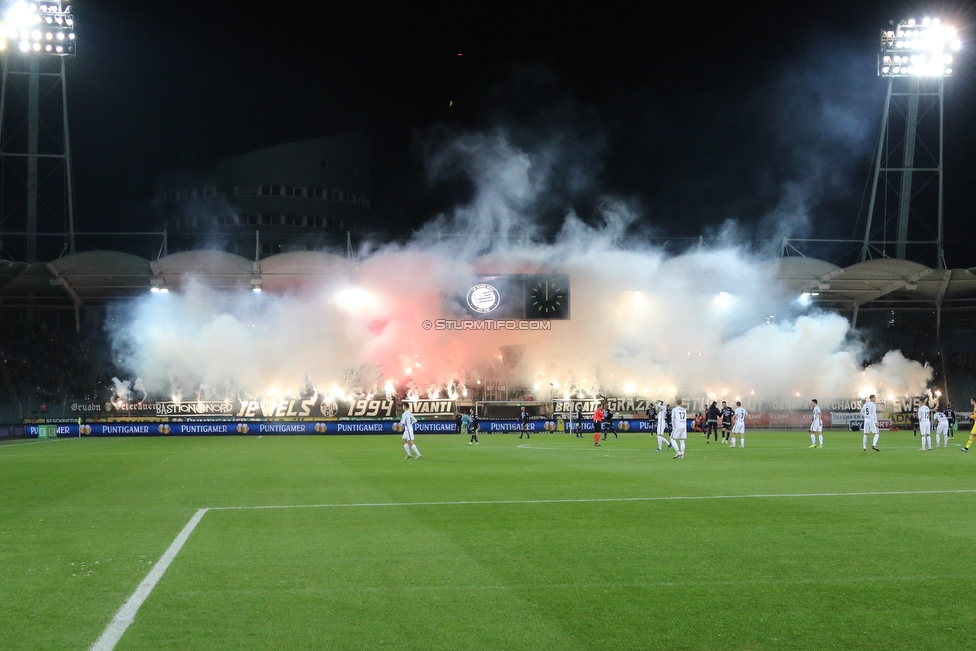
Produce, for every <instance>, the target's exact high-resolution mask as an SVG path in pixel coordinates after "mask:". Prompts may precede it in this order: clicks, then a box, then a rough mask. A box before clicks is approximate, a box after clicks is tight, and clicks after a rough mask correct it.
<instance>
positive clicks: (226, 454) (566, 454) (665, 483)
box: [0, 431, 976, 651]
mask: <svg viewBox="0 0 976 651" xmlns="http://www.w3.org/2000/svg"><path fill="white" fill-rule="evenodd" d="M965 436H966V435H964V434H963V433H961V432H960V433H957V434H956V439H955V444H953V445H952V447H950V448H948V449H943V448H939V449H934V450H932V451H926V452H920V451H919V450H918V446H919V439H918V438H914V437H913V436H912V434H911V432H907V433H906V432H892V433H884V434H882V437H881V452H880V453H877V452H872V451H870V450H868V452H866V453H865V452H862V451H861V436H860V434H859V433H851V432H839V431H837V432H826V433H825V437H826V446H825V447H824V448H823V449H812V450H811V449H808V447H807V446H808V445H809V444H810V439H809V436H808V435H807V434H806V433H805V432H767V431H759V432H750V433H749V435H748V437H747V442H746V445H747V447H745V448H738V449H735V450H731V449H728V448H727V447H725V446H722V445H717V444H715V443H712V444H711V445H706V444H705V441H704V438H702V436H701V435H699V434H690V435H689V439H688V449H687V452H686V458H685V459H683V460H675V459H672V454H671V453H670V452H668V451H667V450H665V451H664V452H661V453H658V452H656V447H657V444H656V440H655V439H654V438H653V437H650V436H647V435H638V434H621V435H620V440H619V441H616V440H613V439H611V440H610V441H607V442H606V443H603V445H602V446H601V447H599V448H596V447H594V446H593V441H592V436H589V437H587V438H585V439H576V438H574V437H573V436H572V435H567V434H535V435H533V436H532V438H531V439H529V440H523V441H520V440H518V437H517V435H514V434H492V435H482V436H481V444H480V445H477V446H469V445H468V444H467V440H468V437H467V436H451V435H439V436H423V435H421V436H418V441H417V444H418V446H419V448H420V450H421V452H422V453H423V457H422V458H421V459H414V460H410V461H407V460H405V459H404V458H403V457H404V451H403V447H402V446H401V444H400V440H399V438H397V437H395V436H346V437H336V436H318V437H312V436H295V437H291V436H264V437H261V438H259V437H254V436H245V437H213V438H204V437H199V438H189V437H188V438H166V437H155V438H112V439H108V438H105V439H80V440H79V439H61V440H52V441H31V442H9V443H6V444H3V445H0V500H2V501H0V600H2V604H0V648H2V649H5V650H12V649H18V650H19V649H45V650H50V649H77V650H79V651H83V650H85V649H89V648H91V647H92V646H93V645H94V644H95V643H96V640H99V639H100V637H102V636H105V637H102V642H103V644H107V645H108V646H107V647H103V648H111V642H113V641H114V640H113V639H111V638H113V636H114V639H116V640H117V644H116V645H115V647H114V648H116V649H119V650H120V651H122V650H136V649H181V650H182V649H201V650H204V649H206V650H213V649H234V650H239V649H283V650H285V649H288V650H291V649H377V648H380V649H382V648H390V649H817V650H822V649H859V650H865V649H883V650H885V651H892V650H894V649H915V650H923V649H937V650H939V651H945V650H946V649H961V648H976V614H974V612H973V607H972V605H971V603H972V602H971V600H972V598H973V597H974V596H976V564H974V561H976V555H974V551H976V508H974V507H976V482H974V481H973V476H974V471H976V465H974V464H976V452H974V453H973V454H972V455H964V454H960V453H959V452H958V449H959V445H958V444H959V443H964V442H965V438H964V437H965ZM960 439H962V440H960ZM193 524H195V526H192V525H193ZM181 532H182V535H181ZM164 555H165V556H166V557H167V558H164ZM161 559H163V560H164V563H163V564H162V565H160V560H161ZM165 561H169V564H168V565H166V562H165ZM154 567H157V568H159V569H156V570H155V571H154V570H153V568H154ZM160 570H164V571H162V572H161V573H160ZM153 576H155V580H149V581H146V580H147V578H149V579H152V577H153ZM141 584H142V587H140V585H141ZM150 584H151V585H150ZM149 588H151V590H150V589H149ZM140 591H141V593H140ZM139 594H141V597H142V599H143V600H142V601H140V600H139V599H136V601H137V602H138V605H139V608H138V610H137V612H136V611H135V610H133V609H132V608H133V603H134V602H132V601H129V600H130V598H132V597H133V596H134V595H139ZM127 601H129V607H130V612H128V618H129V619H131V620H132V621H131V625H129V626H127V627H126V626H125V623H127V622H125V621H123V620H126V618H127V615H126V614H125V613H124V612H123V613H122V614H121V615H120V609H123V605H124V604H126V603H127ZM123 610H124V609H123ZM133 613H134V619H133V618H132V614H133ZM113 618H115V620H114V621H115V622H116V623H115V624H114V625H112V622H113ZM120 622H122V623H121V624H120ZM113 626H114V628H113ZM113 631H114V632H113ZM106 640H108V642H106Z"/></svg>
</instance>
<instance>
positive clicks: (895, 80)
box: [860, 18, 962, 269]
mask: <svg viewBox="0 0 976 651" xmlns="http://www.w3.org/2000/svg"><path fill="white" fill-rule="evenodd" d="M961 47H962V43H961V41H960V40H959V37H958V35H957V33H956V30H955V29H953V28H952V27H951V26H949V25H946V24H944V23H943V22H942V21H941V20H939V19H938V18H924V19H923V20H921V21H916V20H915V19H914V18H910V19H908V20H903V21H901V22H899V23H898V24H897V25H895V26H894V27H893V28H889V29H885V30H882V31H881V52H880V53H879V54H878V75H879V76H880V77H881V78H882V79H887V81H888V89H887V94H886V96H885V107H884V115H883V117H882V119H881V134H880V136H879V138H878V148H877V158H876V159H875V164H874V183H873V186H872V188H871V199H870V201H869V203H868V216H867V226H866V228H865V229H864V242H863V244H862V247H861V256H860V259H861V260H862V261H863V260H866V259H867V258H869V257H872V254H873V253H879V254H880V255H882V256H884V257H891V252H893V253H894V257H896V258H901V259H905V258H906V257H908V255H909V250H910V249H909V247H911V250H913V251H915V252H916V253H922V252H923V251H930V250H931V248H932V247H933V246H934V248H935V258H936V261H935V262H936V267H937V268H939V269H944V268H945V259H944V256H943V246H942V243H943V234H942V143H943V139H944V138H943V136H944V127H943V123H944V120H943V118H944V113H945V111H944V101H943V100H944V96H945V79H946V78H947V77H951V76H952V74H953V58H954V53H955V52H957V51H958V50H959V49H960V48H961ZM899 127H900V128H899ZM879 183H882V184H883V189H884V192H883V194H882V196H881V197H880V198H879V192H878V186H879ZM876 208H877V212H879V213H880V219H878V220H875V219H874V216H875V212H876ZM878 222H880V223H878ZM889 225H890V226H891V227H892V228H891V231H892V232H890V233H889ZM910 226H911V228H909V227H910ZM910 232H911V233H912V234H916V235H917V236H916V237H915V238H914V239H909V235H910Z"/></svg>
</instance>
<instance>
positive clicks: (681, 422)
mask: <svg viewBox="0 0 976 651" xmlns="http://www.w3.org/2000/svg"><path fill="white" fill-rule="evenodd" d="M687 438H688V412H687V411H685V408H684V407H682V406H681V400H676V401H675V405H674V409H672V410H671V444H672V445H673V446H674V450H675V452H676V453H677V454H675V455H674V458H675V459H684V458H685V439H687Z"/></svg>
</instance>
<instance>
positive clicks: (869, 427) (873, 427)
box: [861, 393, 921, 452]
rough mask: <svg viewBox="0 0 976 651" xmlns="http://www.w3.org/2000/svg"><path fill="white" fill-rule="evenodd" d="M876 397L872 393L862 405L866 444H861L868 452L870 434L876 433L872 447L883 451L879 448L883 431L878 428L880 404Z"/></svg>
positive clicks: (862, 428)
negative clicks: (876, 401)
mask: <svg viewBox="0 0 976 651" xmlns="http://www.w3.org/2000/svg"><path fill="white" fill-rule="evenodd" d="M876 398H877V397H876V396H875V395H874V394H873V393H872V394H871V395H869V396H868V401H867V402H865V403H864V406H863V407H861V418H863V419H864V424H863V425H862V426H861V431H862V432H864V444H863V445H862V446H861V447H862V451H863V452H867V450H868V434H874V441H873V442H872V443H871V449H872V450H874V451H875V452H881V450H879V449H878V439H880V438H881V433H880V431H879V430H878V405H877V403H875V400H876ZM919 420H921V419H919Z"/></svg>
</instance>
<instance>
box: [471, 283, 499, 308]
mask: <svg viewBox="0 0 976 651" xmlns="http://www.w3.org/2000/svg"><path fill="white" fill-rule="evenodd" d="M467 298H468V307H470V308H471V309H472V310H474V311H475V312H477V313H478V314H488V313H489V312H491V311H492V310H494V309H495V308H496V307H498V305H499V303H501V301H502V297H501V294H499V293H498V290H497V289H495V287H494V286H493V285H489V284H488V283H478V284H477V285H475V286H474V287H472V288H471V289H469V290H468V297H467Z"/></svg>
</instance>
